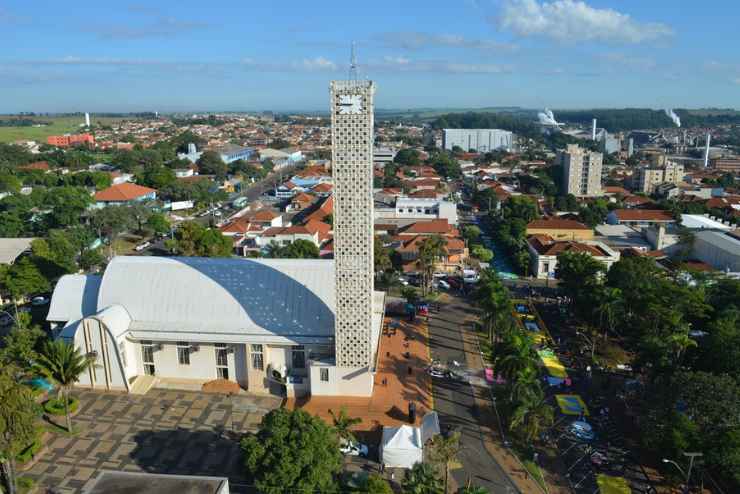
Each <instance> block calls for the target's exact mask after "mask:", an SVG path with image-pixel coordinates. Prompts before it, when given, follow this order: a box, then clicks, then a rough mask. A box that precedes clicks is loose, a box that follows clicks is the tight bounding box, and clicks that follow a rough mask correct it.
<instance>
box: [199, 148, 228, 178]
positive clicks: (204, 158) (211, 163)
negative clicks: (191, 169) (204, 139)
mask: <svg viewBox="0 0 740 494" xmlns="http://www.w3.org/2000/svg"><path fill="white" fill-rule="evenodd" d="M197 164H198V171H199V173H200V174H201V175H215V176H216V177H217V178H219V179H222V178H224V177H226V173H227V172H228V171H229V167H228V166H227V165H226V163H224V162H223V160H222V159H221V155H220V154H218V153H217V152H216V151H203V154H202V155H201V156H200V158H199V159H198V162H197Z"/></svg>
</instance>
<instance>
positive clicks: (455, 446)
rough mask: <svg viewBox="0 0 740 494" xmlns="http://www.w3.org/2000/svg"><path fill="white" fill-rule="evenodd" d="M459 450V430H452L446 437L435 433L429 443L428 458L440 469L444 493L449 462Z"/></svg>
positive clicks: (447, 479) (446, 490) (447, 483)
mask: <svg viewBox="0 0 740 494" xmlns="http://www.w3.org/2000/svg"><path fill="white" fill-rule="evenodd" d="M461 450H462V445H461V444H460V433H459V432H453V433H452V434H450V435H449V436H448V437H444V436H442V435H441V434H437V435H436V436H434V437H433V438H432V440H431V442H430V444H429V459H430V460H431V461H432V463H436V464H437V465H438V467H439V468H441V469H442V472H443V475H444V477H443V478H444V492H445V493H446V492H448V485H449V478H450V464H452V463H453V462H454V461H456V460H457V455H459V454H460V451H461Z"/></svg>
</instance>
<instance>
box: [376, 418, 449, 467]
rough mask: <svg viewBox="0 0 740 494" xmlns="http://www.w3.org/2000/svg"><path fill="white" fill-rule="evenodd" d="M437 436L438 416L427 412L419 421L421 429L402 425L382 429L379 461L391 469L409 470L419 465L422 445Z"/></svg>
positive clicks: (421, 457)
mask: <svg viewBox="0 0 740 494" xmlns="http://www.w3.org/2000/svg"><path fill="white" fill-rule="evenodd" d="M436 434H439V416H438V415H437V412H429V413H427V414H426V415H424V418H423V419H422V421H421V428H419V427H411V426H410V425H402V426H401V427H383V442H382V443H381V445H380V461H381V462H382V463H383V465H385V466H387V467H393V468H411V467H413V466H414V463H421V461H422V460H423V457H424V454H423V449H424V445H425V444H426V443H427V441H429V440H430V439H431V438H432V437H434V436H435V435H436Z"/></svg>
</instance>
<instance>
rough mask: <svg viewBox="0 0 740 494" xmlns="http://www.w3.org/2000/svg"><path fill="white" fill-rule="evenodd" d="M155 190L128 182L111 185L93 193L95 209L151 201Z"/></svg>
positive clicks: (154, 196) (155, 195)
mask: <svg viewBox="0 0 740 494" xmlns="http://www.w3.org/2000/svg"><path fill="white" fill-rule="evenodd" d="M156 198H157V190H156V189H152V188H149V187H144V186H141V185H137V184H132V183H129V182H124V183H122V184H117V185H111V186H110V187H108V188H107V189H103V190H101V191H100V192H96V193H95V202H96V207H105V206H121V205H125V204H132V203H135V202H144V201H153V200H155V199H156Z"/></svg>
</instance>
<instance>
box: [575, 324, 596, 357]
mask: <svg viewBox="0 0 740 494" xmlns="http://www.w3.org/2000/svg"><path fill="white" fill-rule="evenodd" d="M576 335H578V336H580V337H581V338H583V339H584V340H586V343H588V344H589V346H590V347H591V363H593V361H594V353H595V352H596V345H595V344H594V340H592V339H591V338H589V337H588V336H586V334H585V333H582V332H581V331H576Z"/></svg>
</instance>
